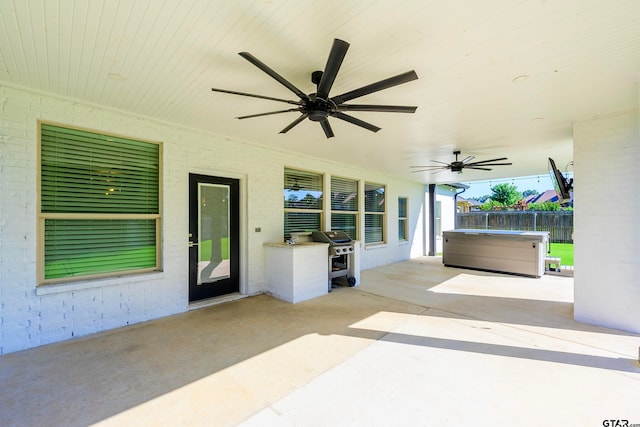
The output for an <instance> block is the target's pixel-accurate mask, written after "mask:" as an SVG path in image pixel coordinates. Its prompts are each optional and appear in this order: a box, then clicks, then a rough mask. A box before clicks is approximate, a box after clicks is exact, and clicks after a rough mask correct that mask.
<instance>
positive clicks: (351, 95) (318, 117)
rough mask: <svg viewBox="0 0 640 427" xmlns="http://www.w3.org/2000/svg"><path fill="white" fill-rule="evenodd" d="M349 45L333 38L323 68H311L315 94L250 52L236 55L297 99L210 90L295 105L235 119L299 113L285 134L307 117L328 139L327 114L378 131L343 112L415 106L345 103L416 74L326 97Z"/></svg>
mask: <svg viewBox="0 0 640 427" xmlns="http://www.w3.org/2000/svg"><path fill="white" fill-rule="evenodd" d="M348 48H349V43H347V42H345V41H343V40H339V39H334V41H333V46H332V47H331V51H330V52H329V58H328V59H327V64H326V65H325V67H324V71H314V72H312V73H311V82H312V83H314V84H315V85H316V86H317V88H316V92H315V93H311V94H308V95H307V94H305V93H304V92H302V91H301V90H300V89H298V88H297V87H296V86H294V85H293V84H292V83H291V82H289V81H288V80H287V79H285V78H284V77H282V76H281V75H280V74H278V73H276V72H275V71H274V70H272V69H271V68H269V66H267V65H266V64H264V63H263V62H262V61H260V60H259V59H258V58H256V57H255V56H253V55H251V54H250V53H249V52H240V53H239V55H240V56H242V57H243V58H244V59H246V60H247V61H249V62H251V63H252V64H253V65H255V66H256V67H258V68H259V69H261V70H262V71H264V72H265V73H267V74H268V75H269V76H271V77H272V78H273V79H274V80H276V81H277V82H278V83H280V84H281V85H283V86H284V87H286V88H287V89H289V90H290V91H291V92H293V93H294V94H296V95H297V96H298V98H300V99H299V100H296V101H291V100H287V99H281V98H273V97H270V96H264V95H255V94H251V93H245V92H237V91H233V90H226V89H216V88H212V89H211V90H212V91H214V92H222V93H230V94H232V95H242V96H249V97H253V98H261V99H268V100H271V101H279V102H286V103H287V104H292V105H295V107H293V108H290V109H287V110H278V111H270V112H267V113H258V114H251V115H248V116H240V117H236V118H237V119H249V118H253V117H261V116H268V115H272V114H280V113H289V112H299V113H300V114H301V115H300V116H299V117H298V118H297V119H295V120H294V121H293V122H291V123H290V124H289V125H288V126H287V127H285V128H284V129H282V130H281V131H280V133H287V132H288V131H290V130H291V129H292V128H293V127H295V126H296V125H298V124H300V123H301V122H302V121H303V120H304V119H307V118H308V119H309V120H311V121H314V122H319V123H320V125H321V126H322V129H323V130H324V133H325V135H326V136H327V138H331V137H333V136H334V134H333V130H332V129H331V125H330V124H329V117H335V118H337V119H340V120H344V121H346V122H349V123H352V124H354V125H357V126H360V127H363V128H365V129H368V130H370V131H372V132H377V131H379V130H380V128H379V127H377V126H375V125H372V124H371V123H368V122H365V121H363V120H360V119H358V118H355V117H353V116H351V115H348V114H346V112H351V111H373V112H385V113H414V112H415V111H416V108H418V107H408V106H399V105H362V104H345V102H347V101H350V100H352V99H355V98H359V97H361V96H364V95H368V94H370V93H373V92H378V91H381V90H383V89H388V88H390V87H393V86H398V85H400V84H403V83H407V82H410V81H412V80H416V79H417V78H418V75H417V74H416V72H415V71H413V70H412V71H408V72H406V73H402V74H399V75H397V76H394V77H389V78H387V79H384V80H381V81H379V82H376V83H371V84H368V85H366V86H363V87H361V88H359V89H355V90H352V91H349V92H345V93H343V94H340V95H336V96H332V97H330V96H329V92H330V91H331V87H332V86H333V82H334V81H335V79H336V76H337V75H338V71H339V70H340V66H341V65H342V61H343V60H344V57H345V55H346V53H347V49H348Z"/></svg>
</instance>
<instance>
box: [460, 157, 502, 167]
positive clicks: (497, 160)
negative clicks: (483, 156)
mask: <svg viewBox="0 0 640 427" xmlns="http://www.w3.org/2000/svg"><path fill="white" fill-rule="evenodd" d="M500 160H507V158H506V157H500V158H499V159H490V160H479V161H477V162H473V163H469V164H470V165H481V164H484V163H491V162H499V161H500Z"/></svg>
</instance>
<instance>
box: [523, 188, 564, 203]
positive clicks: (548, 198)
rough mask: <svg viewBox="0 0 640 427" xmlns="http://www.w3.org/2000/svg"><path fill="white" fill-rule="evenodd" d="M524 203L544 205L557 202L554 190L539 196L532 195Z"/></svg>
mask: <svg viewBox="0 0 640 427" xmlns="http://www.w3.org/2000/svg"><path fill="white" fill-rule="evenodd" d="M524 201H525V202H526V203H527V204H530V203H544V202H557V201H558V194H557V193H556V191H555V190H547V191H545V192H544V193H540V194H532V195H531V196H527V198H526V199H524Z"/></svg>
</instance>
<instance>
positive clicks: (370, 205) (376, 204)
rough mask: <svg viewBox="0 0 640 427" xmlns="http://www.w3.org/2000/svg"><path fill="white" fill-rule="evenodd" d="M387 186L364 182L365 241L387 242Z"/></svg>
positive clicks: (367, 242) (371, 242)
mask: <svg viewBox="0 0 640 427" xmlns="http://www.w3.org/2000/svg"><path fill="white" fill-rule="evenodd" d="M385 214H386V203H385V186H384V185H381V184H373V183H369V182H366V183H365V184H364V242H365V244H379V243H384V242H385V228H384V224H385Z"/></svg>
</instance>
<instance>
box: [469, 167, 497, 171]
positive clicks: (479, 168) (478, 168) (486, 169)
mask: <svg viewBox="0 0 640 427" xmlns="http://www.w3.org/2000/svg"><path fill="white" fill-rule="evenodd" d="M464 168H465V169H477V170H481V171H490V170H491V169H489V168H481V167H478V166H465V167H464Z"/></svg>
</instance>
